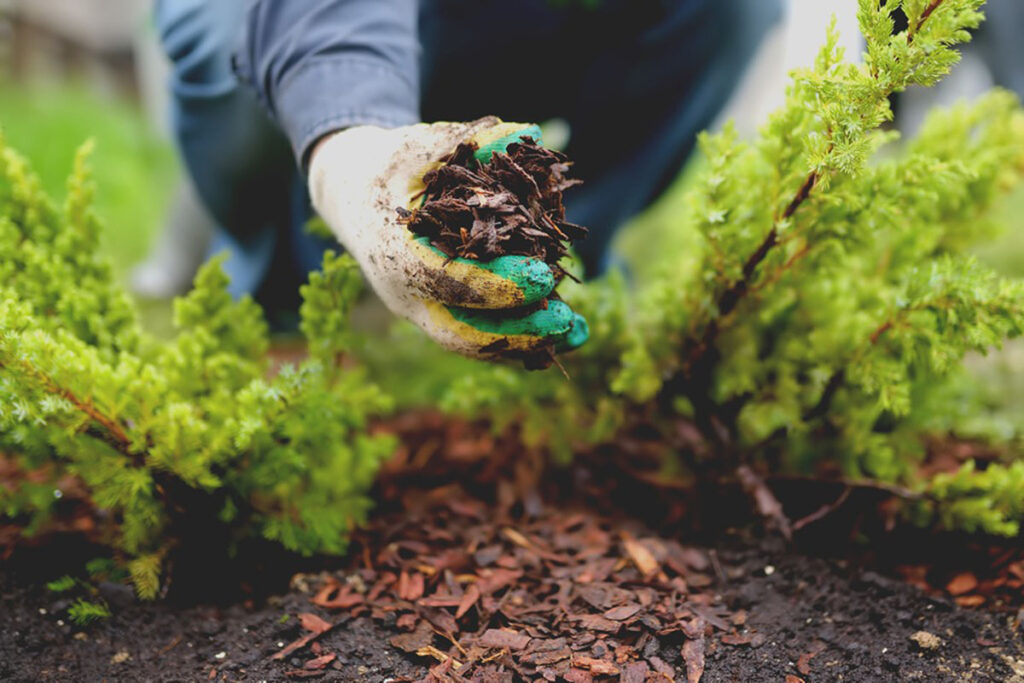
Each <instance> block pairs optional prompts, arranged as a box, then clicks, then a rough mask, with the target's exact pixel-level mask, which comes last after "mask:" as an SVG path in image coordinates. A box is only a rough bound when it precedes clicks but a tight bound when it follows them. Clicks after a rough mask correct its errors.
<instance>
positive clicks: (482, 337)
mask: <svg viewBox="0 0 1024 683" xmlns="http://www.w3.org/2000/svg"><path fill="white" fill-rule="evenodd" d="M424 305H425V306H426V308H427V312H428V313H429V314H430V319H431V321H432V322H433V323H434V324H435V325H437V327H439V328H440V329H443V330H447V331H449V332H451V333H453V334H454V335H455V336H457V337H458V338H459V339H461V340H462V341H464V342H466V345H467V346H468V347H469V348H472V349H477V350H479V349H484V348H486V347H488V346H490V345H491V344H494V343H496V342H500V341H502V340H504V341H505V342H507V344H508V345H507V346H505V345H503V346H502V353H501V354H497V355H503V354H507V353H508V351H534V350H536V349H538V348H540V347H541V346H542V345H544V344H545V343H547V340H546V339H544V338H543V337H538V336H535V335H529V334H494V333H492V332H484V331H483V330H479V329H477V328H475V327H473V326H472V325H467V324H466V323H464V322H461V321H459V320H456V319H455V317H454V316H453V315H452V314H451V312H450V311H449V310H448V309H447V308H446V307H445V306H444V305H443V304H440V303H438V302H436V301H424Z"/></svg>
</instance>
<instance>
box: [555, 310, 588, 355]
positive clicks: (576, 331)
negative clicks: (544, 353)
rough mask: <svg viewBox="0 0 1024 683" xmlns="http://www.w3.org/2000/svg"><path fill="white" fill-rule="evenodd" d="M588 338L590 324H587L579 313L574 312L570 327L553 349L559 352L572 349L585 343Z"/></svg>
mask: <svg viewBox="0 0 1024 683" xmlns="http://www.w3.org/2000/svg"><path fill="white" fill-rule="evenodd" d="M588 339H590V325H588V324H587V319H586V318H584V317H583V316H582V315H580V314H579V313H574V314H573V319H572V328H571V329H570V330H569V332H568V334H566V335H565V337H564V338H562V340H561V341H559V342H558V344H556V345H555V350H556V351H559V352H564V351H572V350H574V349H578V348H579V347H581V346H583V345H584V344H586V343H587V340H588Z"/></svg>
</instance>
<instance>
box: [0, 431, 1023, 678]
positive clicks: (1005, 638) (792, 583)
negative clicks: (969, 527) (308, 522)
mask: <svg viewBox="0 0 1024 683" xmlns="http://www.w3.org/2000/svg"><path fill="white" fill-rule="evenodd" d="M389 429H393V430H395V431H398V432H399V433H400V434H402V435H403V440H404V441H405V443H409V444H419V446H418V447H417V448H415V449H409V450H408V451H407V452H401V451H400V453H399V454H398V456H397V457H396V459H395V461H394V462H392V463H391V464H390V465H389V467H388V470H387V471H386V472H385V473H384V475H383V476H382V478H381V483H380V485H379V487H378V490H377V492H376V498H377V499H378V500H379V501H380V505H379V508H378V511H377V513H376V514H375V515H374V517H373V519H372V520H371V522H370V524H369V526H368V527H367V528H366V530H364V531H363V532H361V533H360V534H359V535H358V536H357V537H356V538H355V539H354V541H353V545H352V548H351V552H350V553H349V555H348V556H347V557H346V558H341V559H337V560H334V561H333V562H327V561H324V560H319V561H317V562H316V563H313V564H309V563H308V562H307V564H306V565H305V566H300V565H299V564H297V563H296V561H295V560H294V558H285V557H283V556H282V557H280V558H274V557H272V556H270V555H268V554H264V556H263V557H262V564H260V565H259V568H258V569H257V570H254V571H253V570H250V571H249V572H248V573H246V572H245V571H244V568H241V567H239V566H230V565H225V564H224V563H223V562H221V561H217V562H214V561H209V560H208V561H207V563H206V564H207V565H209V566H208V567H207V571H206V572H205V573H204V572H203V571H202V567H201V566H193V567H191V568H188V567H185V566H181V565H179V567H178V568H177V569H176V570H175V576H177V577H178V578H177V579H176V580H177V588H178V590H177V591H173V590H172V592H171V594H170V596H169V597H168V598H167V599H165V600H163V601H159V602H155V603H144V604H143V603H139V602H138V601H136V599H135V598H134V596H133V593H132V591H131V589H130V588H128V587H126V586H124V585H120V584H113V583H105V584H100V585H99V586H98V591H99V598H102V599H103V600H104V601H105V602H106V603H107V604H108V605H110V607H111V610H112V612H113V616H112V617H111V618H110V619H107V620H104V621H101V622H98V623H95V624H92V625H91V626H86V627H78V626H74V625H72V624H71V623H70V622H69V619H68V616H67V608H68V606H69V605H70V601H71V598H72V597H74V596H73V595H72V596H70V597H66V596H65V594H55V593H52V592H49V591H48V590H47V589H46V588H45V585H44V584H45V582H46V581H48V580H51V579H54V578H56V577H59V576H61V575H63V574H65V573H69V572H70V573H74V572H76V571H80V568H81V566H82V563H83V560H84V559H88V558H90V557H93V556H95V553H96V552H97V549H96V547H95V546H89V545H88V544H87V543H86V542H85V541H83V540H82V539H81V538H80V537H76V536H74V535H67V534H66V535H64V536H62V537H61V538H56V539H50V542H48V543H46V544H43V545H40V546H36V547H32V548H25V547H18V548H16V549H15V552H14V554H13V555H12V556H11V557H10V558H9V559H8V560H6V561H5V562H4V563H3V564H2V565H0V614H2V615H3V619H2V620H0V680H2V681H13V682H17V681H26V682H28V681H32V682H33V683H34V682H37V681H74V682H78V681H167V682H169V681H205V680H211V681H212V680H217V681H293V680H304V679H310V680H317V681H379V682H383V681H462V680H467V681H488V682H490V681H517V680H530V681H532V680H549V681H569V683H577V682H586V681H619V680H621V681H625V682H627V683H628V682H640V681H665V680H675V681H681V682H682V681H687V682H688V683H690V682H695V681H698V680H700V681H705V682H714V681H737V680H743V681H752V682H755V681H778V682H780V683H800V682H804V683H808V682H811V681H908V680H920V681H1017V682H1020V683H1024V639H1022V636H1021V633H1020V622H1021V620H1022V617H1024V610H1021V609H1020V608H1021V605H1022V604H1024V593H1022V591H1021V585H1022V581H1024V576H1022V574H1024V552H1022V550H1021V549H1020V548H1019V547H1014V546H1012V545H1006V546H1000V545H999V544H997V543H994V542H992V541H991V540H986V539H979V538H976V537H975V538H971V537H955V536H938V535H935V534H934V533H933V532H929V531H924V532H921V531H911V530H905V529H900V528H897V529H895V530H890V531H889V532H888V533H887V534H884V535H879V534H877V533H876V532H875V531H873V530H870V529H869V527H870V525H868V524H866V523H865V519H870V517H871V516H870V515H867V516H865V514H864V512H865V511H867V510H871V509H872V505H873V504H872V505H868V504H867V503H866V502H865V500H863V499H859V497H862V493H861V492H855V493H853V494H850V495H848V496H844V497H843V498H842V500H843V501H844V503H843V505H842V507H841V508H839V509H836V510H832V511H831V512H830V513H829V514H827V515H824V516H821V515H818V516H814V517H813V520H814V521H813V522H810V523H807V524H802V523H801V519H805V518H798V517H797V515H796V513H801V514H805V515H807V514H808V513H813V512H814V511H816V510H820V509H821V502H822V501H825V502H828V501H831V500H834V499H835V498H836V492H835V491H834V490H829V489H828V488H825V489H822V488H821V485H820V483H816V484H814V485H813V486H814V488H810V487H811V484H810V483H807V482H789V483H782V482H775V483H774V488H775V491H776V493H778V494H779V495H780V498H781V500H782V503H783V505H784V507H785V508H786V511H787V512H788V513H790V514H791V515H792V516H793V517H794V518H795V519H797V520H798V521H797V523H796V524H794V528H795V529H796V532H795V538H794V541H793V542H787V541H785V540H783V539H782V538H781V536H779V535H777V534H775V533H773V532H769V531H766V530H765V528H764V526H763V524H760V523H758V522H756V521H752V520H751V519H750V515H749V514H740V513H739V512H733V513H730V512H729V511H732V510H737V511H738V510H745V511H749V504H747V505H744V504H743V502H742V501H743V500H744V497H743V493H742V491H737V492H734V493H735V495H733V493H730V491H729V490H727V489H719V490H716V491H715V492H714V495H711V494H709V495H708V496H707V497H708V498H711V499H714V501H715V504H714V505H711V504H704V505H702V506H694V504H693V501H691V500H686V497H685V496H683V495H682V494H681V493H680V492H678V491H672V490H664V489H659V488H657V487H654V486H653V485H652V484H650V482H641V481H640V480H637V479H634V478H632V477H631V475H630V474H628V473H626V472H625V471H622V470H617V469H615V467H614V465H613V463H614V461H615V458H613V457H609V456H608V454H603V455H602V456H601V457H600V458H598V459H596V460H592V461H587V460H585V459H583V460H581V461H580V462H578V463H576V464H574V465H573V466H572V467H570V468H566V469H562V470H555V471H552V470H550V469H547V468H545V467H544V466H543V465H542V464H540V463H541V461H540V459H539V458H532V457H530V456H529V455H528V454H523V453H522V452H516V457H515V458H513V459H504V458H501V457H499V454H501V453H507V452H513V450H512V444H513V443H514V440H512V441H507V442H506V441H503V440H502V439H500V438H498V439H495V438H493V437H492V436H491V435H490V434H489V432H487V430H486V429H475V428H473V427H471V426H467V425H460V424H451V423H442V422H440V421H437V422H435V423H430V420H429V419H427V420H424V419H423V418H422V416H418V417H416V418H415V419H410V421H409V424H408V425H405V426H403V425H402V424H396V425H390V426H389ZM429 444H432V445H431V446H430V447H429V448H428V447H427V445H429ZM431 449H433V451H434V454H435V455H436V454H437V453H443V454H444V457H445V458H446V461H445V462H443V463H438V462H435V461H434V460H435V458H434V455H432V454H431V453H430V451H431ZM631 462H635V458H634V459H631ZM453 482H460V483H461V485H460V484H454V483H453ZM868 493H869V494H870V495H877V493H878V492H877V491H872V492H868ZM816 498H820V500H816ZM875 503H877V501H875ZM810 518H811V517H807V518H806V519H810ZM696 520H702V521H701V522H700V523H696ZM736 520H745V521H743V522H742V523H741V524H737V523H736ZM851 520H859V521H851ZM868 532H870V533H868ZM865 534H867V535H869V536H873V537H874V541H873V542H872V543H864V542H856V541H852V540H851V538H853V537H855V536H861V537H863V536H864V535H865ZM811 549H813V552H811ZM240 564H247V565H249V566H250V567H254V566H256V565H255V564H254V563H253V562H252V561H251V560H244V561H242V562H241V563H240ZM289 576H290V577H291V578H290V580H288V579H283V578H275V577H289ZM259 577H262V579H263V581H262V583H261V582H260V580H259ZM915 584H916V585H915ZM183 587H188V588H191V589H192V590H191V593H189V592H187V591H183V590H181V589H182V588H183ZM196 596H201V597H202V600H203V602H204V603H205V604H198V605H197V604H196V601H197V598H196ZM211 598H219V599H211ZM94 599H95V598H94ZM970 605H982V606H983V607H984V609H978V608H976V607H968V606H970Z"/></svg>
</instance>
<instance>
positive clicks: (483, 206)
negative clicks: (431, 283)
mask: <svg viewBox="0 0 1024 683" xmlns="http://www.w3.org/2000/svg"><path fill="white" fill-rule="evenodd" d="M522 140H523V141H522V142H517V143H513V144H511V145H509V146H508V149H507V151H506V153H504V154H503V153H500V152H495V153H494V154H493V155H492V157H491V160H490V162H489V163H487V164H481V163H479V162H478V161H477V160H476V157H475V156H474V155H475V154H476V151H477V149H478V147H477V146H476V145H475V144H472V143H466V144H462V145H459V147H458V148H457V149H456V150H455V152H453V153H452V154H451V155H450V156H449V157H447V158H446V159H444V164H443V165H442V166H440V167H439V168H437V169H435V170H432V171H430V172H429V173H427V174H426V175H425V176H424V177H423V182H424V184H425V185H426V190H425V191H424V203H423V206H421V207H420V208H418V209H416V210H415V211H412V212H409V211H407V210H405V209H402V208H400V209H399V213H400V215H401V220H402V221H403V222H405V223H407V224H408V226H409V229H410V230H411V231H412V232H414V233H415V234H417V235H419V236H422V237H427V238H428V239H429V240H430V243H431V244H433V245H434V246H435V247H437V248H438V249H440V250H441V251H443V252H444V253H445V254H447V255H448V257H449V258H457V257H458V258H468V259H475V260H480V261H489V260H491V259H494V258H497V257H498V256H505V255H513V254H517V255H521V256H532V257H535V258H538V259H541V260H543V261H545V262H546V263H548V264H549V265H551V266H556V265H557V264H558V262H559V261H560V260H561V258H562V257H563V256H565V254H566V252H567V250H568V246H569V245H570V244H572V243H573V242H575V241H576V240H579V239H582V238H583V237H584V236H586V234H587V230H586V228H583V227H580V226H578V225H573V224H572V223H569V222H567V221H566V220H565V206H564V205H563V203H562V193H563V192H564V191H565V190H567V189H569V188H570V187H573V186H574V185H578V184H579V183H580V181H578V180H573V179H570V178H568V171H569V167H570V163H569V161H568V159H567V158H566V157H565V155H563V154H560V153H558V152H554V151H551V150H549V149H545V148H544V147H541V146H540V145H538V144H536V143H535V142H534V141H533V139H531V138H529V137H524V138H523V139H522Z"/></svg>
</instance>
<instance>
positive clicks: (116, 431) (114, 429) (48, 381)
mask: <svg viewBox="0 0 1024 683" xmlns="http://www.w3.org/2000/svg"><path fill="white" fill-rule="evenodd" d="M19 364H20V365H21V368H22V370H23V371H24V372H26V373H28V374H29V375H32V376H33V377H36V378H37V379H39V380H40V381H41V382H42V383H43V384H44V385H45V387H46V391H47V392H48V393H50V394H53V395H55V396H59V397H60V398H63V399H64V400H66V401H67V402H68V403H70V404H71V405H73V406H74V407H75V409H76V410H77V411H78V412H80V413H83V414H84V415H86V416H87V417H88V418H89V419H90V420H92V421H93V422H94V423H96V425H98V426H99V427H101V428H102V433H96V432H93V431H92V430H89V432H90V433H91V436H94V437H97V438H100V439H102V440H103V441H105V442H107V443H108V444H110V445H111V446H113V447H114V448H115V449H117V450H118V451H119V452H121V453H123V454H124V455H129V456H131V455H132V454H131V452H130V450H129V449H130V447H131V443H132V440H131V439H130V438H129V437H128V434H126V433H125V431H124V429H123V428H122V426H121V425H120V424H119V423H118V422H117V420H115V419H114V418H112V417H108V416H107V415H104V414H103V413H102V412H100V411H99V410H98V409H97V408H96V406H94V405H92V404H91V403H89V402H88V401H83V400H82V399H80V398H78V396H77V395H75V393H74V392H73V391H71V390H70V389H67V388H65V387H62V386H60V385H59V384H57V383H56V382H55V381H54V380H53V378H51V377H50V376H49V375H47V374H46V373H44V372H42V371H41V370H39V369H37V368H36V367H34V366H33V365H32V364H31V363H29V362H28V361H19ZM3 367H4V366H3V364H0V369H2V368H3Z"/></svg>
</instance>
